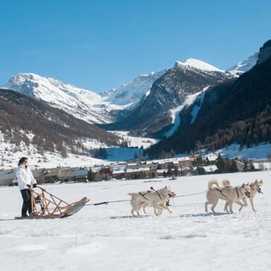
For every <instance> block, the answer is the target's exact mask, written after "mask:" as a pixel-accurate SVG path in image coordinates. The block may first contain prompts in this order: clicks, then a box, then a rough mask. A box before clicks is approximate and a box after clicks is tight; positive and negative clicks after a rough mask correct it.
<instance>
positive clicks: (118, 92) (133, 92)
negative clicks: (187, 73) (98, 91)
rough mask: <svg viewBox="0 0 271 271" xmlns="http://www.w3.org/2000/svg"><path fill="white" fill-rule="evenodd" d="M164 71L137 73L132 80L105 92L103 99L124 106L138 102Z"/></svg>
mask: <svg viewBox="0 0 271 271" xmlns="http://www.w3.org/2000/svg"><path fill="white" fill-rule="evenodd" d="M164 73H165V71H160V72H152V73H150V74H142V75H139V76H137V77H136V78H135V79H133V80H132V81H130V82H127V83H125V84H123V85H121V86H120V87H118V88H116V89H113V90H111V91H109V92H107V93H105V97H104V100H105V101H107V102H110V103H112V104H117V105H123V106H125V107H127V106H132V105H134V104H136V103H138V102H139V101H140V99H141V98H142V97H143V96H144V95H146V93H147V92H148V91H149V90H150V89H151V86H152V84H153V82H154V81H155V80H157V79H158V78H159V77H161V76H162V75H163V74H164Z"/></svg>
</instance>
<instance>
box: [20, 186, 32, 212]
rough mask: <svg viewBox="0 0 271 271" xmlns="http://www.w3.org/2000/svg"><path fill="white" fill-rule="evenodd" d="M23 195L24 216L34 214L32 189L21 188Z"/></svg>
mask: <svg viewBox="0 0 271 271" xmlns="http://www.w3.org/2000/svg"><path fill="white" fill-rule="evenodd" d="M21 194H22V197H23V206H22V216H27V212H28V214H29V215H31V214H32V204H31V191H30V190H29V189H23V190H21Z"/></svg>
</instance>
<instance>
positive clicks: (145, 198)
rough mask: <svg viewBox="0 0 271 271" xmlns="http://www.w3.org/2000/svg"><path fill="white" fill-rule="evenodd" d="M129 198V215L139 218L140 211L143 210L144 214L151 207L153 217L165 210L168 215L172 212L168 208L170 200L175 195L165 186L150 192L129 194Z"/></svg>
mask: <svg viewBox="0 0 271 271" xmlns="http://www.w3.org/2000/svg"><path fill="white" fill-rule="evenodd" d="M129 195H130V196H131V206H132V210H131V214H132V216H140V210H141V209H143V211H144V213H145V214H146V207H152V208H153V211H154V214H155V215H157V216H158V215H161V214H162V212H163V210H164V209H166V210H167V211H168V212H169V213H171V212H172V211H171V210H170V209H169V207H168V201H169V199H170V198H172V197H175V196H176V194H175V193H174V192H172V191H170V189H169V188H168V187H167V186H165V187H164V188H162V189H159V190H154V189H153V188H152V187H151V190H148V191H145V192H138V193H129Z"/></svg>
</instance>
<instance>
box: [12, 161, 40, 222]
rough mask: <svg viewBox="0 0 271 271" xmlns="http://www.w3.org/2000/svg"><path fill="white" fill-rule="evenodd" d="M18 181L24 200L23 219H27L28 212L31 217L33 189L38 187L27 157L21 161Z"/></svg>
mask: <svg viewBox="0 0 271 271" xmlns="http://www.w3.org/2000/svg"><path fill="white" fill-rule="evenodd" d="M16 179H17V182H18V186H19V189H20V191H21V194H22V198H23V205H22V217H27V212H28V215H29V216H31V215H32V203H31V188H32V187H36V186H37V181H36V179H35V178H34V176H33V174H32V172H31V170H30V168H29V166H28V159H27V158H26V157H22V158H21V159H20V160H19V163H18V168H17V171H16Z"/></svg>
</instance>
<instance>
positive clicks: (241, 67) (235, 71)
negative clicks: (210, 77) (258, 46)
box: [227, 53, 259, 76]
mask: <svg viewBox="0 0 271 271" xmlns="http://www.w3.org/2000/svg"><path fill="white" fill-rule="evenodd" d="M258 56H259V53H255V54H253V55H251V56H249V57H248V58H247V59H245V60H243V61H240V62H238V63H237V64H236V65H235V66H233V67H231V68H229V69H228V70H227V71H228V72H229V73H231V74H232V75H234V76H239V75H241V74H242V73H245V72H247V71H249V70H250V69H251V68H252V67H253V66H255V65H256V63H257V61H258Z"/></svg>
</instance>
